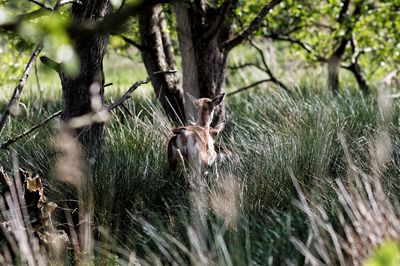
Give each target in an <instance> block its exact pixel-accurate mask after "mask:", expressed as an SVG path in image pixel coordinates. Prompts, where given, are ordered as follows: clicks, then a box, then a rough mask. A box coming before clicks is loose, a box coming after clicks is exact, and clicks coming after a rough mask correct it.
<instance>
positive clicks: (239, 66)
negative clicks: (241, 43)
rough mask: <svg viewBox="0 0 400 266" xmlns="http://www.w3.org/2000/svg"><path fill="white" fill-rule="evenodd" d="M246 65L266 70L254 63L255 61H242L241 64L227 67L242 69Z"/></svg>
mask: <svg viewBox="0 0 400 266" xmlns="http://www.w3.org/2000/svg"><path fill="white" fill-rule="evenodd" d="M246 67H255V68H257V69H259V70H261V71H263V72H266V71H267V70H265V69H264V68H262V67H261V66H259V65H257V64H255V63H244V64H241V65H234V66H228V68H229V69H242V68H246Z"/></svg>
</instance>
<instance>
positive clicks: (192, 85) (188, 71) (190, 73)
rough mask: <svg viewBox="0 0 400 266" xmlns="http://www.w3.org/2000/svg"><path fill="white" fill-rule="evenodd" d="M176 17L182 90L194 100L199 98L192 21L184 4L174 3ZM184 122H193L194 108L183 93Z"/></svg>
mask: <svg viewBox="0 0 400 266" xmlns="http://www.w3.org/2000/svg"><path fill="white" fill-rule="evenodd" d="M174 11H175V16H176V30H177V33H178V41H179V49H180V52H181V58H182V76H183V90H184V91H185V92H187V93H189V94H190V95H192V96H193V97H195V98H199V97H200V89H199V81H198V69H197V65H196V56H195V53H194V42H193V37H192V21H191V19H190V17H189V12H188V9H187V8H186V5H185V3H183V2H181V1H176V2H175V3H174ZM184 97H185V111H186V114H185V115H186V120H187V121H189V120H192V121H195V119H196V118H195V117H194V116H195V113H196V112H195V107H194V106H193V105H192V104H191V101H190V100H189V98H188V95H187V94H186V93H185V94H184Z"/></svg>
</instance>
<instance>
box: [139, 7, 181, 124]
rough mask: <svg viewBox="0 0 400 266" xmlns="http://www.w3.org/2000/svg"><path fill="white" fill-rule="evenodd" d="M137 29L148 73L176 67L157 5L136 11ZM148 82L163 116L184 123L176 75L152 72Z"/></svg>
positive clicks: (163, 19) (162, 16)
mask: <svg viewBox="0 0 400 266" xmlns="http://www.w3.org/2000/svg"><path fill="white" fill-rule="evenodd" d="M139 29H140V35H141V40H142V46H143V47H144V48H143V49H142V50H141V53H142V58H143V62H144V64H145V66H146V70H147V73H148V74H149V75H151V74H152V73H154V72H157V71H166V70H170V69H176V66H175V59H174V56H173V53H172V47H171V40H170V38H169V35H168V34H167V33H166V32H167V26H166V22H165V18H164V14H163V9H162V6H161V5H156V6H154V7H152V8H149V9H147V10H145V11H143V12H142V13H141V14H140V16H139ZM151 82H152V84H153V87H154V89H155V93H156V95H157V97H158V98H159V100H160V102H161V104H162V105H163V107H164V110H165V111H166V112H167V115H168V116H169V117H171V118H172V119H173V120H174V121H175V122H178V123H179V122H185V116H184V113H185V112H184V106H183V99H182V93H181V91H180V90H179V88H178V82H179V80H178V76H177V75H176V74H163V75H156V76H154V77H153V78H152V80H151Z"/></svg>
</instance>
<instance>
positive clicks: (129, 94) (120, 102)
mask: <svg viewBox="0 0 400 266" xmlns="http://www.w3.org/2000/svg"><path fill="white" fill-rule="evenodd" d="M174 73H176V70H167V71H157V72H154V73H153V74H151V75H150V77H148V78H147V79H145V80H141V81H137V82H135V83H134V84H133V85H132V86H131V87H130V88H129V89H128V90H127V91H126V92H125V93H124V95H122V97H121V98H119V99H118V100H117V101H116V102H114V103H112V104H110V105H109V106H108V107H107V111H108V112H110V111H112V110H113V109H115V108H116V107H118V106H121V105H123V103H124V102H125V101H126V100H127V99H129V98H130V97H131V94H132V93H133V92H134V91H135V90H136V89H137V88H139V87H140V86H141V85H143V84H147V83H149V82H150V80H151V78H152V77H153V76H154V75H159V74H174Z"/></svg>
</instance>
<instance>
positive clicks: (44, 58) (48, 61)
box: [39, 56, 61, 74]
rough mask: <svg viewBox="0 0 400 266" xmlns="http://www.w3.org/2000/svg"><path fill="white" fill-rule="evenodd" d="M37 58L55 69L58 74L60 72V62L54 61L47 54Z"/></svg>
mask: <svg viewBox="0 0 400 266" xmlns="http://www.w3.org/2000/svg"><path fill="white" fill-rule="evenodd" d="M39 59H40V61H41V62H42V63H43V64H45V65H46V66H48V67H49V68H51V69H53V70H54V71H56V72H57V73H58V74H60V73H61V64H60V63H57V62H56V61H54V60H53V59H50V58H48V57H47V56H41V57H40V58H39Z"/></svg>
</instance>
